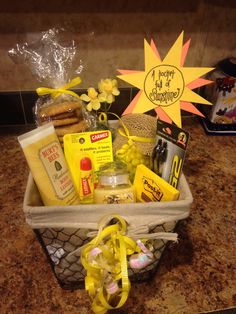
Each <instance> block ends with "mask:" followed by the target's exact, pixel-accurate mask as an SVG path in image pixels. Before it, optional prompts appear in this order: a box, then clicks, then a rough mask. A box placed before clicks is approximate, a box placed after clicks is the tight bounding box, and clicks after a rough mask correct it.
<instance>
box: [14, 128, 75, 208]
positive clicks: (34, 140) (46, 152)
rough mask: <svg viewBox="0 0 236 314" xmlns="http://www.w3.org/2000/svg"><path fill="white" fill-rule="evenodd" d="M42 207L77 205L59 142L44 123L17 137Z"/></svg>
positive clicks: (53, 130)
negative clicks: (42, 204)
mask: <svg viewBox="0 0 236 314" xmlns="http://www.w3.org/2000/svg"><path fill="white" fill-rule="evenodd" d="M18 141H19V143H20V145H21V147H22V150H23V152H24V155H25V158H26V160H27V163H28V166H29V168H30V171H31V173H32V176H33V178H34V181H35V183H36V185H37V187H38V190H39V193H40V196H41V198H42V201H43V203H44V205H45V206H50V205H72V204H74V205H75V204H78V203H79V198H78V195H77V193H76V191H75V188H74V185H73V182H72V179H71V176H70V172H69V170H68V167H67V164H66V161H65V158H64V154H63V151H62V148H61V145H60V142H59V140H58V138H57V135H56V133H55V129H54V126H53V124H52V123H51V122H50V123H47V124H45V125H43V126H41V127H38V128H37V129H35V130H33V131H30V132H28V133H25V134H23V135H21V136H19V137H18Z"/></svg>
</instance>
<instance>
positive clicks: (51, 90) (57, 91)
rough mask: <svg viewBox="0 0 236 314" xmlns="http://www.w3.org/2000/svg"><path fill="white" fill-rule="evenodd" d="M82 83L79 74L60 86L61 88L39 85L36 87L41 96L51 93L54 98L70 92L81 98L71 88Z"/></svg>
mask: <svg viewBox="0 0 236 314" xmlns="http://www.w3.org/2000/svg"><path fill="white" fill-rule="evenodd" d="M80 83H81V78H80V77H79V76H77V77H75V78H74V79H72V80H71V81H70V82H69V83H67V84H66V85H64V86H62V87H59V88H47V87H39V88H37V89H36V92H37V94H38V95H39V96H44V95H51V96H52V98H56V97H58V96H60V95H61V94H69V95H71V96H74V97H76V98H80V97H79V95H77V94H76V93H75V92H73V91H71V90H69V89H70V88H72V87H75V86H76V85H79V84H80Z"/></svg>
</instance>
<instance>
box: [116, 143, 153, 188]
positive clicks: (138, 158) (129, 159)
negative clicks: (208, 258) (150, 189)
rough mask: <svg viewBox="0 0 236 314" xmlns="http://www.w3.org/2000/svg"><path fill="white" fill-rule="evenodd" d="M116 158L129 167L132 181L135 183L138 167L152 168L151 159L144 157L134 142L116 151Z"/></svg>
mask: <svg viewBox="0 0 236 314" xmlns="http://www.w3.org/2000/svg"><path fill="white" fill-rule="evenodd" d="M116 157H117V158H118V159H120V160H121V161H122V162H124V163H125V164H126V165H127V169H128V171H129V175H130V181H131V182H133V180H134V176H135V171H136V167H137V166H138V165H140V164H144V165H145V166H147V167H149V166H150V158H149V157H148V156H146V155H144V154H143V153H142V152H141V150H140V148H139V147H138V146H137V145H135V143H133V142H128V143H127V144H123V145H122V146H121V148H120V149H118V150H117V151H116Z"/></svg>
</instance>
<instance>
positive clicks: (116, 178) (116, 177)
mask: <svg viewBox="0 0 236 314" xmlns="http://www.w3.org/2000/svg"><path fill="white" fill-rule="evenodd" d="M99 183H100V184H101V185H111V186H116V185H121V184H129V174H128V173H124V174H113V175H109V174H108V173H107V174H104V175H101V176H100V178H99Z"/></svg>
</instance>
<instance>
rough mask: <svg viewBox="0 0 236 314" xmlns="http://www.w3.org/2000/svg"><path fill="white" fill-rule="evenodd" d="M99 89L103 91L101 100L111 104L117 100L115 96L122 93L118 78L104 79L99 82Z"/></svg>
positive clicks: (100, 96)
mask: <svg viewBox="0 0 236 314" xmlns="http://www.w3.org/2000/svg"><path fill="white" fill-rule="evenodd" d="M98 90H99V92H100V93H101V94H100V95H99V99H100V101H101V102H107V103H108V104H111V103H113V102H114V101H115V96H118V95H119V94H120V91H119V90H118V85H117V80H115V79H113V80H112V79H108V78H107V79H102V80H101V81H100V82H99V83H98Z"/></svg>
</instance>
